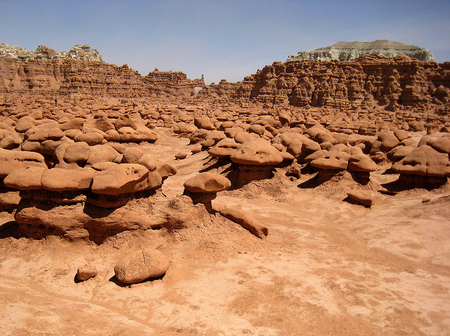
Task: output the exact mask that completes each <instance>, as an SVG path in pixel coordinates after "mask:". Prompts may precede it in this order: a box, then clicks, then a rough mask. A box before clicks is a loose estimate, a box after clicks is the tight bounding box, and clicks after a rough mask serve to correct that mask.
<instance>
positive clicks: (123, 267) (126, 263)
mask: <svg viewBox="0 0 450 336" xmlns="http://www.w3.org/2000/svg"><path fill="white" fill-rule="evenodd" d="M168 269H169V260H168V258H167V257H166V256H165V255H164V254H163V253H162V252H161V251H159V250H156V249H150V248H147V249H144V250H138V251H134V252H131V253H129V254H127V255H126V256H125V257H123V258H122V259H121V260H119V261H118V262H117V264H116V266H115V267H114V274H115V275H116V278H117V280H119V281H120V282H122V283H124V284H134V283H138V282H141V281H144V280H147V279H150V278H157V277H161V276H163V275H164V274H165V273H166V272H167V270H168Z"/></svg>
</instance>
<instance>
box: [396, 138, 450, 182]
mask: <svg viewBox="0 0 450 336" xmlns="http://www.w3.org/2000/svg"><path fill="white" fill-rule="evenodd" d="M392 170H393V171H394V172H396V173H400V174H406V175H419V176H436V177H448V176H450V162H449V159H448V154H446V153H440V152H438V151H437V150H435V149H434V148H432V147H430V146H428V145H422V146H419V147H417V148H416V149H415V150H413V151H412V152H411V153H409V154H408V155H407V156H405V157H404V158H403V159H402V160H400V161H398V162H396V163H394V164H393V165H392Z"/></svg>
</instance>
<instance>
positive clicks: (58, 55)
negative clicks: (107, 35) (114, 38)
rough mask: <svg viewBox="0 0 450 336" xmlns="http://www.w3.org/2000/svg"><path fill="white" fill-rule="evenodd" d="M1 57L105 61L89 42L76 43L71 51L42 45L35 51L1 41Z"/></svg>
mask: <svg viewBox="0 0 450 336" xmlns="http://www.w3.org/2000/svg"><path fill="white" fill-rule="evenodd" d="M0 57H8V58H15V59H17V60H19V61H28V60H33V59H34V60H41V61H49V60H53V59H81V60H84V61H97V62H103V60H102V56H101V55H100V54H99V53H98V51H97V49H92V48H91V47H90V46H89V45H87V44H83V45H80V44H76V45H74V46H73V48H72V49H70V51H69V52H66V51H61V52H57V51H55V50H54V49H53V48H50V47H47V46H45V45H40V46H38V47H37V48H36V50H34V51H30V50H27V49H25V48H21V47H18V46H12V47H10V46H9V45H8V44H6V43H0Z"/></svg>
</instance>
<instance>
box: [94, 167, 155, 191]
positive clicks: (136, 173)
mask: <svg viewBox="0 0 450 336" xmlns="http://www.w3.org/2000/svg"><path fill="white" fill-rule="evenodd" d="M148 173H149V171H148V169H147V168H145V167H144V166H142V165H140V164H131V163H122V164H119V165H116V166H113V167H111V168H109V169H106V170H103V171H101V172H99V173H97V175H95V177H94V179H93V180H92V186H91V190H92V192H94V193H96V194H106V195H120V194H127V193H134V192H137V191H140V190H145V189H146V188H147V179H148Z"/></svg>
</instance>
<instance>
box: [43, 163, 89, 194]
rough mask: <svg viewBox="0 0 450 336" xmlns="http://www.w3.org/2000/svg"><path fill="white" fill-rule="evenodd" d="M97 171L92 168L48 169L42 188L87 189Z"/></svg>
mask: <svg viewBox="0 0 450 336" xmlns="http://www.w3.org/2000/svg"><path fill="white" fill-rule="evenodd" d="M95 174H97V171H95V170H94V169H92V168H82V169H64V168H52V169H47V170H46V171H44V173H43V174H42V179H41V184H42V188H43V189H45V190H49V191H72V190H86V189H89V188H90V186H91V182H92V179H93V178H94V176H95Z"/></svg>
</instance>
